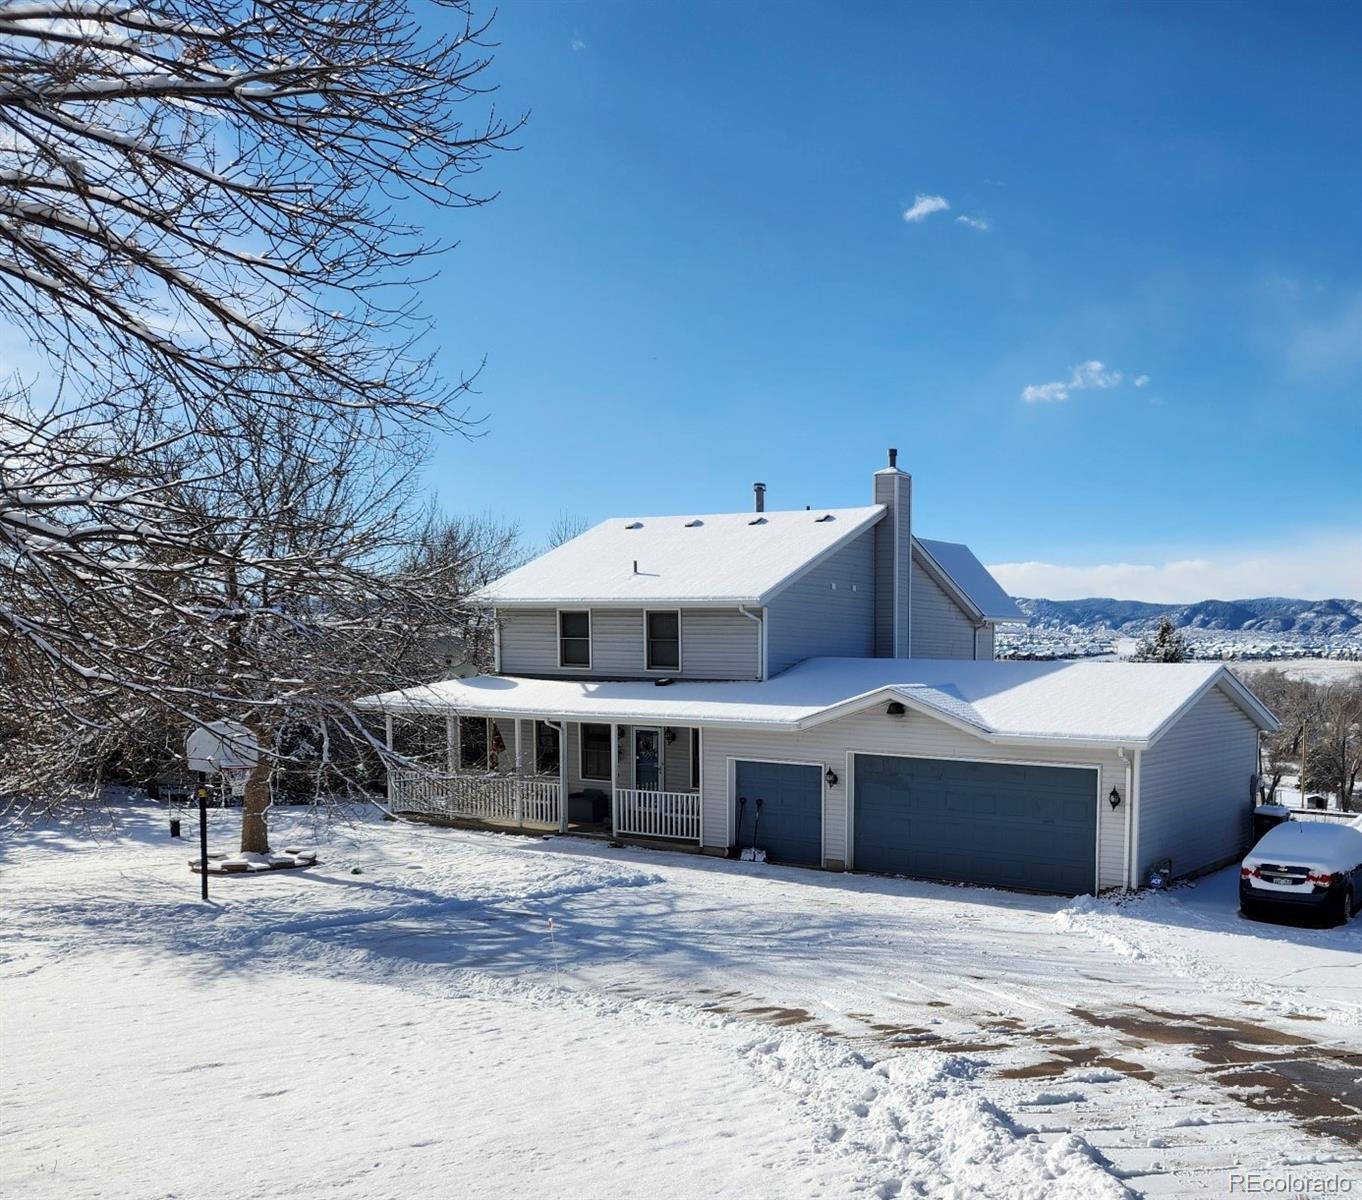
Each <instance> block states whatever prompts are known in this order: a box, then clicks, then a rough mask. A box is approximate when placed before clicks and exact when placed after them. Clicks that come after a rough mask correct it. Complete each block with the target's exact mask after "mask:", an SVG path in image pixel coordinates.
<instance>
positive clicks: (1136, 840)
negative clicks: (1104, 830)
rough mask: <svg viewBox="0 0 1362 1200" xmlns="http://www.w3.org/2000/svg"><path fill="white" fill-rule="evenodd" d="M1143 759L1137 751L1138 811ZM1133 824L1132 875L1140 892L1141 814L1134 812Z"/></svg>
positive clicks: (1134, 790)
mask: <svg viewBox="0 0 1362 1200" xmlns="http://www.w3.org/2000/svg"><path fill="white" fill-rule="evenodd" d="M1142 757H1143V756H1142V754H1141V752H1140V751H1139V750H1136V751H1135V766H1134V772H1133V782H1132V784H1131V789H1130V802H1131V807H1132V809H1136V810H1137V809H1138V808H1139V807H1140V792H1141V786H1140V763H1141V760H1142ZM1131 824H1132V825H1133V826H1134V828H1135V832H1134V835H1133V836H1132V838H1131V854H1132V862H1131V874H1132V875H1134V876H1135V879H1134V887H1135V889H1136V890H1137V891H1138V890H1139V888H1140V814H1139V812H1138V811H1136V812H1134V815H1133V816H1132V817H1131Z"/></svg>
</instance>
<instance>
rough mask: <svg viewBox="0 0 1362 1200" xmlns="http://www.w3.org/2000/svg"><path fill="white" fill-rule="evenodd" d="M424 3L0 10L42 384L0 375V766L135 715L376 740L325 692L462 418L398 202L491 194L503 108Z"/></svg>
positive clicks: (27, 770) (56, 781)
mask: <svg viewBox="0 0 1362 1200" xmlns="http://www.w3.org/2000/svg"><path fill="white" fill-rule="evenodd" d="M439 8H440V9H441V10H443V16H444V18H445V22H444V23H445V24H447V23H448V21H447V19H448V18H452V19H453V27H452V29H448V30H445V31H442V30H441V28H440V26H441V24H442V21H441V16H440V13H439V12H437V10H436V6H435V5H431V6H427V7H425V8H423V9H422V12H421V18H422V19H421V20H417V18H416V15H415V14H414V13H413V12H412V11H411V8H410V6H409V5H408V3H406V2H405V0H353V2H352V3H348V4H344V5H335V4H313V3H309V2H303V0H251V2H250V3H246V2H241V3H218V2H216V0H146V2H144V3H139V4H132V3H122V2H118V0H115V2H113V3H110V2H108V0H36V2H34V3H25V4H22V5H20V4H13V5H8V6H4V7H0V321H2V322H5V323H8V324H10V325H13V326H15V327H17V328H18V329H20V330H22V331H24V332H26V333H27V334H28V335H29V337H30V338H31V340H32V341H33V343H34V345H35V346H36V347H37V348H39V349H40V350H41V351H43V352H45V353H46V354H47V355H48V357H49V359H50V361H51V362H52V365H53V367H54V371H53V378H54V379H55V380H56V381H57V383H58V386H55V387H49V386H46V385H44V387H43V388H42V389H41V390H34V389H32V388H30V389H29V390H27V391H26V390H24V389H23V388H22V387H21V386H20V385H19V384H18V383H17V381H10V383H9V385H8V387H7V388H0V672H2V673H0V712H3V714H4V715H3V717H0V722H7V723H8V725H9V728H11V729H15V730H19V731H21V733H22V736H21V737H19V738H13V739H3V738H0V768H3V769H4V771H5V780H6V786H7V787H8V788H9V789H10V791H11V792H13V793H18V794H21V795H24V796H27V797H29V798H32V797H34V796H38V795H44V796H52V795H56V794H58V793H59V792H60V791H61V790H62V786H63V785H65V789H66V791H67V792H70V791H71V789H72V786H73V784H74V782H75V781H77V780H79V779H81V778H82V776H84V778H85V780H86V783H87V785H88V783H89V782H90V780H89V774H90V773H89V770H88V768H89V764H90V763H91V762H92V761H93V760H94V759H95V758H96V757H97V756H98V754H99V753H100V752H101V749H102V748H106V747H107V746H108V745H109V744H110V742H111V741H113V742H117V741H118V739H120V738H125V737H126V736H127V735H128V731H129V730H130V729H136V728H139V727H140V726H139V723H144V722H145V721H146V720H147V719H148V717H149V714H160V715H161V716H162V717H166V716H169V717H170V718H173V719H174V720H178V721H183V722H187V723H192V722H195V721H201V720H206V719H210V718H212V717H214V716H217V715H221V714H224V713H228V714H230V715H238V716H245V717H247V718H248V719H250V720H251V721H252V722H253V725H254V726H255V727H257V728H258V729H259V730H260V731H261V733H262V735H264V741H265V743H266V745H267V746H269V747H271V748H273V747H274V746H275V743H276V741H277V737H276V736H275V735H276V734H277V731H278V730H279V729H280V728H281V727H282V726H283V725H284V724H285V723H288V722H294V723H296V720H297V714H298V713H299V712H302V713H304V714H311V717H309V719H311V718H313V717H315V718H316V724H317V730H318V736H319V737H320V738H322V739H323V741H324V742H325V741H326V739H329V738H332V737H334V736H335V735H336V731H337V730H338V729H343V730H345V731H346V732H345V733H344V735H343V736H344V737H346V738H351V739H353V740H354V742H355V743H356V744H364V743H366V740H368V741H371V740H372V739H371V738H370V736H369V734H368V731H367V729H366V727H365V725H364V723H363V722H362V721H361V720H360V719H359V718H358V717H357V716H356V715H355V714H354V713H353V712H352V711H351V710H349V709H348V708H347V707H346V705H347V704H348V701H349V700H350V699H352V698H353V696H354V695H355V694H357V693H359V692H362V691H364V690H366V688H367V687H368V685H369V684H370V683H376V682H377V681H378V680H379V678H380V677H381V678H382V680H383V682H384V683H385V684H386V683H387V682H388V681H389V680H390V679H391V678H392V677H393V676H392V672H393V670H394V664H397V663H400V662H402V661H403V655H404V653H406V651H405V650H404V649H403V647H404V646H406V645H408V644H411V643H413V642H415V641H416V640H418V639H419V638H422V637H425V636H427V626H426V625H424V624H423V622H424V621H425V620H426V617H427V615H428V614H429V613H431V612H432V611H433V606H432V604H431V601H430V599H429V597H428V595H427V594H426V589H427V588H428V587H429V585H430V583H431V579H432V577H433V576H432V575H431V574H430V573H427V574H426V575H425V576H423V575H422V573H421V572H420V571H419V570H418V569H416V568H415V567H414V566H413V565H412V564H411V563H404V561H403V550H404V547H405V546H406V545H407V543H408V541H409V540H411V539H413V538H416V537H418V536H419V534H420V531H421V519H420V514H419V513H414V512H413V511H412V510H411V509H410V506H409V504H408V502H407V499H406V498H407V496H409V495H410V494H411V492H412V490H414V485H413V484H412V483H411V481H410V469H411V466H412V464H415V463H419V461H420V458H421V451H422V445H423V434H424V432H425V431H430V430H436V429H446V430H448V429H456V430H457V429H462V428H464V427H465V426H466V422H467V420H468V416H467V412H466V410H465V408H464V405H465V402H466V396H467V393H468V389H469V381H468V379H466V378H459V379H456V380H455V381H453V382H448V381H446V380H445V379H444V378H443V377H442V376H441V374H440V373H439V372H438V371H437V370H436V369H435V367H434V364H433V362H432V361H431V359H430V358H429V357H428V356H426V355H425V354H424V353H423V352H422V351H421V350H420V348H419V341H420V338H421V336H422V334H423V333H424V332H425V330H426V326H427V322H426V320H425V318H424V317H423V316H422V314H421V312H420V310H419V308H418V307H417V305H416V301H415V295H416V285H417V284H418V283H419V281H420V280H419V277H418V268H419V266H420V264H421V262H422V260H423V259H425V258H426V257H427V256H429V255H431V254H432V253H434V252H436V251H438V250H439V249H441V248H442V247H441V246H440V245H439V244H437V243H434V242H432V241H430V240H428V239H426V238H425V237H424V236H423V235H422V234H421V231H420V229H419V227H417V226H416V225H414V224H412V223H410V222H409V221H407V220H405V219H403V218H401V217H399V216H398V215H397V214H398V213H402V212H407V213H410V212H415V211H416V209H417V205H418V204H419V203H420V202H425V203H427V204H434V205H436V206H442V207H448V208H458V207H462V206H468V205H475V204H480V203H482V202H484V200H485V199H486V197H484V196H481V195H478V194H476V193H474V192H473V191H471V190H470V189H469V184H470V175H472V174H473V173H474V172H476V171H477V170H478V169H479V167H480V166H481V165H482V164H483V162H484V161H485V159H486V157H487V156H488V155H489V154H490V153H491V152H493V151H494V150H496V149H498V148H500V147H502V146H504V145H505V139H506V137H507V136H508V134H509V133H510V132H511V130H510V127H508V125H507V124H506V123H504V122H503V121H501V120H500V119H499V118H498V117H497V115H496V113H495V109H493V108H492V107H491V105H490V102H488V101H487V100H486V98H485V91H486V88H485V87H484V85H483V82H482V79H483V76H484V74H485V71H486V69H487V66H488V62H489V60H488V58H487V55H486V51H485V48H484V46H483V42H482V37H483V33H484V28H485V27H483V26H480V25H478V24H477V23H476V22H475V21H474V20H473V18H472V16H471V13H470V10H469V8H468V6H467V4H466V3H463V2H462V0H448V2H446V3H443V4H441V5H439ZM470 102H471V105H472V109H471V110H472V111H473V112H474V113H476V114H477V119H476V121H475V122H474V123H473V124H472V125H468V124H466V123H465V122H464V120H463V116H462V114H463V113H464V112H465V111H467V110H468V109H469V104H470ZM436 574H438V572H436ZM365 664H369V666H367V667H366V666H365ZM373 664H381V665H382V670H380V669H379V668H378V667H377V666H373ZM5 732H6V730H5V729H3V728H0V735H2V734H4V733H5ZM16 743H17V746H16ZM332 761H334V758H333V760H332ZM255 783H258V780H256V781H253V784H255ZM255 795H256V799H255V800H253V801H251V802H250V803H248V806H247V807H248V820H247V826H248V830H247V832H248V834H249V836H247V837H245V838H244V839H243V844H245V843H251V844H252V846H253V845H255V844H257V843H263V841H264V832H263V823H262V824H261V827H260V829H259V830H258V831H257V833H258V836H257V833H251V832H250V829H249V827H250V826H251V825H252V822H253V821H254V814H255V812H256V810H257V809H258V807H259V803H258V797H259V788H258V787H257V788H256V790H255Z"/></svg>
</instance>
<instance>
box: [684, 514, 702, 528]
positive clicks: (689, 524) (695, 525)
mask: <svg viewBox="0 0 1362 1200" xmlns="http://www.w3.org/2000/svg"><path fill="white" fill-rule="evenodd" d="M703 524H704V522H703V521H702V520H700V518H699V517H696V518H695V520H693V521H687V522H686V528H687V529H698V528H699V527H700V526H701V525H703Z"/></svg>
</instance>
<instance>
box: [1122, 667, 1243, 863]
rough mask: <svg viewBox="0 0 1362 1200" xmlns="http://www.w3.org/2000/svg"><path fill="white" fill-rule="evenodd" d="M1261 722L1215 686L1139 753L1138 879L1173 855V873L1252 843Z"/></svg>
mask: <svg viewBox="0 0 1362 1200" xmlns="http://www.w3.org/2000/svg"><path fill="white" fill-rule="evenodd" d="M1257 769H1258V729H1257V726H1256V725H1254V723H1253V722H1252V721H1251V720H1250V719H1249V717H1248V716H1247V714H1245V712H1244V710H1243V709H1241V708H1240V707H1239V706H1238V705H1237V704H1236V703H1235V702H1234V701H1233V700H1231V699H1230V698H1229V697H1228V696H1227V695H1225V693H1224V692H1222V691H1221V690H1220V689H1219V688H1212V689H1211V690H1210V691H1209V692H1207V693H1206V695H1204V696H1203V697H1202V698H1201V699H1200V700H1198V701H1197V702H1196V704H1194V705H1193V706H1192V707H1191V708H1190V709H1189V710H1188V711H1187V712H1186V713H1185V714H1184V715H1183V717H1182V718H1181V719H1180V720H1179V721H1178V722H1177V724H1176V725H1174V726H1173V727H1172V728H1171V729H1170V730H1168V732H1167V733H1165V734H1164V735H1163V737H1161V738H1160V739H1159V740H1158V741H1157V742H1155V743H1154V745H1153V746H1151V747H1150V748H1149V749H1148V750H1146V751H1145V752H1144V753H1143V754H1142V755H1141V757H1140V796H1139V821H1140V840H1139V845H1140V862H1139V864H1138V868H1139V869H1138V871H1137V873H1136V877H1135V879H1134V880H1132V882H1133V883H1137V884H1139V883H1143V882H1144V878H1145V873H1146V872H1147V871H1148V870H1149V868H1151V867H1153V866H1154V865H1155V864H1157V863H1160V862H1163V861H1164V860H1165V859H1171V860H1172V863H1173V873H1174V874H1175V875H1192V874H1196V873H1197V872H1198V871H1202V870H1205V869H1206V868H1208V867H1215V866H1220V865H1222V864H1224V863H1227V862H1231V861H1233V860H1234V859H1235V858H1237V857H1238V856H1239V855H1240V854H1241V853H1242V852H1243V851H1244V850H1246V849H1247V848H1248V844H1249V839H1250V836H1251V831H1250V824H1251V818H1250V809H1249V781H1250V780H1251V779H1252V777H1253V775H1254V773H1255V772H1256V771H1257Z"/></svg>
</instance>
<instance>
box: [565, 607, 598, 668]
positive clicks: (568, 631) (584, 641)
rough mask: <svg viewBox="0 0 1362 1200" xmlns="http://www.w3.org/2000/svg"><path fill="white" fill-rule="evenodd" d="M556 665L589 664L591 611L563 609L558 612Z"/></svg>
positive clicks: (582, 665)
mask: <svg viewBox="0 0 1362 1200" xmlns="http://www.w3.org/2000/svg"><path fill="white" fill-rule="evenodd" d="M558 665H559V666H560V667H590V666H591V613H590V612H589V611H587V610H585V609H583V610H581V611H579V612H567V611H563V612H560V613H559V614H558Z"/></svg>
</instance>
